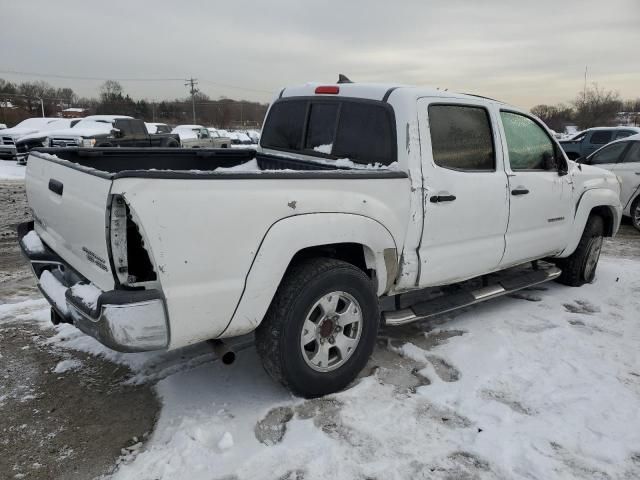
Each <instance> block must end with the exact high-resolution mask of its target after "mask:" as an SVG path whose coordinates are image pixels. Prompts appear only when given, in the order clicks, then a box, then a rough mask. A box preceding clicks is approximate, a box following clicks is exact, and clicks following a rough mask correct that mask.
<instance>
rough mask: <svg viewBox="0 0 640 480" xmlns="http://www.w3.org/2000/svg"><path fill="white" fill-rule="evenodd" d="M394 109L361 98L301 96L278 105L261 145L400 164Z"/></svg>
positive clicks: (271, 111) (306, 153)
mask: <svg viewBox="0 0 640 480" xmlns="http://www.w3.org/2000/svg"><path fill="white" fill-rule="evenodd" d="M394 125H395V123H394V116H393V110H392V109H391V107H390V106H389V105H388V104H386V103H383V102H378V101H373V100H361V99H344V98H324V97H321V98H317V97H310V98H309V97H297V98H292V99H281V100H278V101H276V102H275V103H274V104H273V106H272V107H271V109H270V111H269V115H268V117H267V120H266V122H265V125H264V128H263V131H262V138H261V145H262V146H263V147H265V148H271V149H274V150H283V151H287V152H295V153H303V154H305V155H313V156H318V157H323V158H328V159H341V158H347V159H349V160H351V161H353V162H355V163H360V164H376V163H378V164H381V165H389V164H391V163H393V162H395V161H396V134H395V126H394Z"/></svg>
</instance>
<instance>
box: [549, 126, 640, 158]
mask: <svg viewBox="0 0 640 480" xmlns="http://www.w3.org/2000/svg"><path fill="white" fill-rule="evenodd" d="M636 133H640V128H638V127H598V128H589V129H587V130H584V131H583V132H580V133H578V134H577V135H576V136H575V137H573V138H571V139H570V140H561V141H560V146H561V147H562V148H563V150H564V151H565V152H566V154H567V157H568V158H569V160H576V159H578V158H580V157H586V156H588V155H591V154H592V153H593V152H595V151H596V150H598V149H599V148H600V147H602V146H603V145H606V144H607V143H609V142H612V141H614V140H618V139H620V138H625V137H628V136H630V135H635V134H636Z"/></svg>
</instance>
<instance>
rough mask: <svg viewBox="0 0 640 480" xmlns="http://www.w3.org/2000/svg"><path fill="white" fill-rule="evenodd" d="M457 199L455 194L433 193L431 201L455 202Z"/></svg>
mask: <svg viewBox="0 0 640 480" xmlns="http://www.w3.org/2000/svg"><path fill="white" fill-rule="evenodd" d="M455 199H456V196H455V195H433V196H432V197H431V198H430V199H429V201H430V202H431V203H440V202H453V201H454V200H455Z"/></svg>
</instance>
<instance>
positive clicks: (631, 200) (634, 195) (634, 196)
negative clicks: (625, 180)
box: [622, 185, 640, 216]
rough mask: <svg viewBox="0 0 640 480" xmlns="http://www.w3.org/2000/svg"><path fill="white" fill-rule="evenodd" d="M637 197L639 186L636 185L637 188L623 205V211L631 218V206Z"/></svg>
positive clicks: (639, 190)
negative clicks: (627, 212)
mask: <svg viewBox="0 0 640 480" xmlns="http://www.w3.org/2000/svg"><path fill="white" fill-rule="evenodd" d="M638 196H640V185H638V188H636V189H635V190H634V191H633V193H632V194H631V196H630V197H629V201H627V204H626V205H623V206H622V207H623V211H624V212H626V211H629V215H630V216H631V205H633V202H635V200H636V198H638Z"/></svg>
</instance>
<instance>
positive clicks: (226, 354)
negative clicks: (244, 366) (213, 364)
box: [209, 340, 236, 365]
mask: <svg viewBox="0 0 640 480" xmlns="http://www.w3.org/2000/svg"><path fill="white" fill-rule="evenodd" d="M209 344H210V345H211V348H213V351H214V353H215V354H216V356H217V357H218V358H219V359H220V360H222V363H224V364H225V365H231V364H232V363H233V362H235V361H236V352H234V351H233V350H232V349H231V348H230V347H229V345H227V344H226V343H224V342H223V341H222V340H209Z"/></svg>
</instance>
